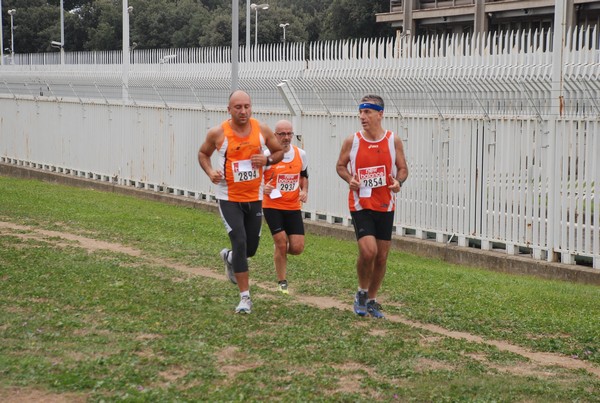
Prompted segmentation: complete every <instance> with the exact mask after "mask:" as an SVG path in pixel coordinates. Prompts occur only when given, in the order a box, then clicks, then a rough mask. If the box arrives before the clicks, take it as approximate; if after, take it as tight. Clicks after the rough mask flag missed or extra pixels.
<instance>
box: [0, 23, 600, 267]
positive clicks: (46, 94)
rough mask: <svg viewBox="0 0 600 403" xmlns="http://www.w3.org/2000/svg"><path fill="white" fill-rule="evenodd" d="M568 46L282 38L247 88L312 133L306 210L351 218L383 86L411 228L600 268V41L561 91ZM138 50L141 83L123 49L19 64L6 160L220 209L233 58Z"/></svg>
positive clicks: (534, 39)
mask: <svg viewBox="0 0 600 403" xmlns="http://www.w3.org/2000/svg"><path fill="white" fill-rule="evenodd" d="M552 43H553V33H552V32H531V31H527V32H509V33H504V34H496V35H489V36H486V37H484V38H476V39H473V38H471V37H469V36H442V37H432V38H423V39H419V40H413V41H406V40H405V39H400V40H397V39H394V38H390V39H375V40H354V41H339V42H326V43H314V44H287V45H286V46H283V45H270V46H264V47H260V48H259V49H256V50H255V49H252V52H253V56H252V57H251V58H249V59H245V60H248V61H247V62H246V61H243V62H242V63H241V64H240V79H239V83H240V87H241V88H243V89H246V90H248V92H249V93H250V94H251V95H252V97H253V103H254V114H255V116H256V117H257V118H259V119H261V120H264V121H266V122H267V123H269V124H270V125H271V126H273V125H274V124H275V122H276V121H277V120H279V119H281V118H286V119H291V120H292V121H293V122H294V124H295V131H296V132H297V133H299V134H301V135H302V136H301V138H300V142H301V145H302V146H303V147H304V148H305V149H306V150H307V153H308V156H309V171H310V175H311V178H310V181H311V186H310V189H311V190H310V197H309V201H308V203H307V204H306V205H305V206H304V210H305V215H306V217H310V218H311V219H315V220H326V221H328V222H331V223H339V224H340V225H348V224H349V222H350V221H349V214H348V208H347V201H346V200H347V185H346V184H345V183H344V182H343V181H341V180H340V179H339V178H338V177H337V174H336V173H335V162H336V160H337V155H338V152H339V149H340V146H341V143H342V141H343V139H344V138H345V137H346V136H347V135H349V134H351V133H353V132H354V131H356V130H357V129H359V127H360V126H359V124H358V119H357V113H356V107H357V103H358V100H359V99H360V97H361V96H362V95H364V94H366V93H379V94H380V95H382V96H383V97H384V99H385V101H386V112H385V115H386V118H385V121H384V124H385V126H386V127H387V128H389V129H391V130H394V131H395V132H396V133H398V135H399V136H400V137H401V139H402V140H403V141H404V144H405V148H406V153H407V158H408V163H409V169H410V178H409V181H408V182H407V183H406V184H405V186H404V187H403V189H402V192H401V193H400V194H399V197H398V212H397V214H396V229H397V233H398V234H400V235H403V236H415V237H419V238H433V239H435V240H436V241H438V242H457V243H458V244H459V245H461V246H468V245H471V246H477V247H481V248H484V249H492V248H494V249H497V248H502V249H503V250H505V251H506V252H507V253H509V254H530V255H531V256H533V257H534V258H536V259H547V260H551V261H556V260H560V261H562V262H564V263H576V262H582V263H585V264H590V265H593V267H594V268H600V215H599V214H598V211H600V202H599V201H598V198H597V197H595V191H596V190H597V184H598V183H599V180H600V164H599V163H598V162H597V158H598V156H599V155H600V108H599V101H598V100H599V99H600V84H599V83H600V77H599V76H600V50H599V45H598V31H597V29H590V28H587V29H576V30H574V31H573V32H569V33H568V34H567V35H566V40H565V43H566V45H565V48H564V49H563V55H562V57H563V59H562V63H561V74H560V83H559V82H557V81H556V80H555V77H556V75H555V74H554V73H553V69H554V68H556V62H555V57H556V55H555V54H553V52H552ZM138 52H139V53H137V56H135V57H136V59H135V63H134V64H131V65H130V67H131V69H130V70H129V71H128V72H127V75H128V77H127V81H126V83H127V84H128V85H127V87H126V88H123V83H124V80H123V74H124V73H123V72H122V69H121V66H120V65H118V64H116V63H118V62H119V59H118V57H117V56H116V55H117V54H118V53H115V54H114V55H113V56H106V57H104V58H102V60H103V62H102V63H109V61H110V63H113V64H98V57H97V55H96V56H94V55H91V54H87V55H71V56H68V57H67V60H68V61H69V63H75V61H76V60H81V61H84V63H85V64H69V63H67V64H66V65H63V66H61V65H58V66H57V65H50V64H48V63H46V62H44V63H46V64H41V62H40V63H38V62H39V60H42V61H45V60H47V58H44V57H42V56H35V57H34V56H30V59H29V63H31V64H28V65H20V64H16V65H11V66H3V68H2V69H1V70H0V71H1V73H2V75H1V77H2V78H1V79H0V111H1V115H2V116H1V119H0V162H4V163H9V164H21V165H26V166H34V167H39V168H42V169H48V170H51V171H57V172H63V173H70V174H73V175H81V176H86V177H88V178H93V179H98V180H104V181H110V182H114V183H119V184H124V185H131V186H137V187H144V188H147V189H153V190H156V191H165V192H171V193H175V194H180V195H185V196H190V197H196V198H202V199H206V200H210V199H212V194H213V188H212V184H211V183H210V181H208V179H207V178H206V176H205V175H204V174H203V172H202V171H201V169H200V168H199V166H198V163H197V159H196V156H197V150H198V147H199V145H200V144H201V142H202V141H203V139H204V135H205V133H206V131H207V130H208V128H209V127H211V126H214V125H216V124H218V123H220V122H221V121H222V120H224V119H226V118H227V115H226V113H225V109H226V108H225V106H226V101H227V97H228V94H229V88H230V64H229V59H228V56H227V55H228V49H204V50H190V49H183V50H182V49H175V50H162V51H144V52H142V51H138ZM184 54H185V55H187V56H185V57H184ZM240 54H244V51H241V52H240ZM169 55H176V56H175V57H174V58H170V59H167V60H169V62H168V63H160V60H161V59H163V61H164V60H165V59H164V57H165V56H169ZM94 57H95V59H94ZM111 57H112V59H111ZM186 57H187V58H186ZM35 58H38V59H37V60H38V61H37V62H36V61H35V60H34V59H35ZM25 59H26V58H25V57H24V56H23V58H22V59H19V60H25ZM91 60H94V62H92V61H91ZM35 63H38V64H35ZM555 100H560V104H559V106H558V107H555V106H553V102H554V101H555Z"/></svg>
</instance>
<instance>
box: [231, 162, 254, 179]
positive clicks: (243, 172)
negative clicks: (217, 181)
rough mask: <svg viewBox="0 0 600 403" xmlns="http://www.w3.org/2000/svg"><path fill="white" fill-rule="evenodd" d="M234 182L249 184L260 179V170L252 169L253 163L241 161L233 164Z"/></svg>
mask: <svg viewBox="0 0 600 403" xmlns="http://www.w3.org/2000/svg"><path fill="white" fill-rule="evenodd" d="M231 172H233V181H234V182H247V181H251V180H254V179H256V178H258V169H255V168H253V167H252V161H250V160H240V161H235V162H232V163H231Z"/></svg>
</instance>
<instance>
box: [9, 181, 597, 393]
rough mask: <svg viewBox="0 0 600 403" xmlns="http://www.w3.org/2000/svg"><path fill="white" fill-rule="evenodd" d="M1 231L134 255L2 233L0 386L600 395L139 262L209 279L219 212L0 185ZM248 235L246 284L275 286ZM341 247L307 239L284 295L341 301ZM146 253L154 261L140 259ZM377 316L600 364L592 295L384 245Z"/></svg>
mask: <svg viewBox="0 0 600 403" xmlns="http://www.w3.org/2000/svg"><path fill="white" fill-rule="evenodd" d="M0 189H1V191H0V221H7V222H12V223H15V224H22V225H27V226H30V227H32V228H34V229H46V230H56V231H61V232H67V233H73V234H80V235H83V236H86V237H89V238H95V239H98V240H104V241H109V242H114V243H120V244H123V245H127V246H131V247H135V248H138V249H141V250H143V251H144V252H145V256H142V257H139V258H138V257H132V256H128V255H126V254H123V253H118V252H111V251H96V252H89V251H87V250H84V249H83V248H81V247H80V246H78V244H76V243H73V242H69V241H65V240H63V239H58V238H48V237H46V238H40V237H39V235H38V236H37V237H31V236H30V235H34V234H33V231H29V230H24V231H9V230H4V231H2V230H0V400H1V397H2V396H3V394H2V388H4V390H8V388H19V389H20V390H25V391H27V390H45V391H48V392H51V393H55V394H63V393H69V394H72V393H75V394H78V395H81V396H82V397H83V398H84V399H87V400H89V401H103V400H104V401H116V400H126V401H200V400H201V401H242V400H249V401H270V400H286V401H369V400H382V401H436V402H439V401H448V402H450V401H452V402H456V401H469V402H473V401H479V402H488V401H498V402H509V401H528V402H564V401H584V402H588V401H589V402H592V401H600V397H599V396H600V379H599V378H598V377H596V376H593V375H590V374H589V373H587V372H585V371H582V370H567V369H564V368H561V367H558V366H549V367H541V366H539V365H536V364H535V363H532V362H529V361H528V360H527V359H525V358H524V357H521V356H519V355H516V354H512V353H508V352H504V351H500V350H498V349H496V348H494V347H491V346H489V345H486V344H478V343H472V342H468V341H466V340H456V339H452V338H449V337H443V336H440V335H439V334H434V333H429V332H427V331H424V330H420V329H417V328H412V327H408V326H405V325H403V324H399V323H395V322H393V321H375V320H368V319H364V318H357V317H355V316H354V315H353V314H352V313H351V311H350V310H347V311H344V310H338V309H319V308H316V307H314V306H309V305H306V304H302V303H300V302H299V301H298V300H297V299H296V298H295V297H294V296H290V297H288V298H285V297H282V296H280V295H278V294H276V293H275V292H274V288H275V287H273V291H271V290H264V289H261V288H259V287H256V286H255V285H254V286H252V288H251V291H252V295H253V300H254V303H255V306H254V310H253V313H252V315H249V316H240V315H235V314H234V313H233V308H234V307H235V304H236V302H237V300H238V298H239V297H238V293H237V289H236V288H235V287H233V286H232V285H231V284H230V283H228V282H227V281H224V280H223V281H219V280H215V279H211V278H205V277H201V276H192V275H188V274H185V273H182V272H180V271H177V270H174V269H172V268H169V267H168V264H166V263H165V264H164V265H161V264H159V263H156V260H149V259H146V258H145V257H146V256H148V257H151V258H152V259H159V260H160V259H164V260H165V261H166V259H168V260H169V261H174V262H177V263H179V264H186V265H190V266H196V267H208V268H210V269H212V270H214V271H215V272H219V273H222V263H221V261H220V259H219V257H218V252H219V250H220V249H221V248H222V247H224V246H225V245H227V244H228V239H227V236H226V234H225V231H224V229H223V225H222V223H221V220H220V217H219V216H218V215H217V214H212V213H207V212H204V211H200V210H196V209H192V208H185V207H175V206H170V205H166V204H161V203H157V202H150V201H145V200H141V199H137V198H134V197H127V196H122V195H117V194H112V193H102V192H99V191H94V190H87V189H79V188H73V187H66V186H61V185H55V184H48V183H44V182H39V181H30V180H21V179H14V178H7V177H0ZM272 248H273V244H272V241H271V239H270V236H269V232H268V230H267V229H266V227H265V229H264V231H263V237H262V240H261V246H260V248H259V252H258V254H257V256H256V257H255V258H253V259H252V260H251V265H250V266H251V283H252V282H254V281H261V282H265V283H272V284H275V275H274V270H273V269H272V262H271V259H272ZM355 257H356V245H355V243H354V242H349V241H341V240H338V239H333V238H329V237H321V236H315V235H310V234H309V235H307V239H306V249H305V252H304V253H303V254H302V255H300V256H297V257H296V256H294V257H291V258H290V262H289V277H288V278H289V281H290V287H291V288H292V290H293V291H294V292H296V293H299V294H302V295H313V296H321V297H329V298H334V299H337V300H340V301H343V302H346V303H348V304H349V303H350V301H351V299H352V296H353V294H354V291H355V288H356V275H355V268H354V264H355ZM152 261H154V263H152ZM380 300H381V302H382V303H383V305H384V307H385V312H387V313H390V314H397V315H401V316H403V317H406V318H408V319H411V320H415V321H420V322H422V323H431V324H437V325H440V326H442V327H444V328H447V329H449V330H459V331H463V332H469V333H472V334H474V335H478V336H482V337H484V338H490V339H495V340H502V341H505V342H507V343H511V344H515V345H519V346H524V347H526V348H529V349H531V350H534V351H540V352H553V353H559V354H563V355H567V356H574V355H576V356H577V357H579V359H580V360H585V361H588V362H589V363H590V364H592V365H596V366H598V365H600V351H599V346H600V327H599V326H598V318H599V317H600V304H599V303H598V302H599V301H600V288H598V287H593V286H585V285H581V284H571V283H565V282H556V281H548V280H542V279H538V278H532V277H526V276H511V275H504V274H500V273H494V272H489V271H486V270H476V269H472V268H466V267H460V266H455V265H450V264H447V263H444V262H441V261H437V260H430V259H423V258H420V257H415V256H411V255H408V254H404V253H402V252H400V251H397V250H394V251H392V253H391V254H390V259H389V267H388V273H387V276H386V279H385V282H384V285H383V287H382V290H381V293H380Z"/></svg>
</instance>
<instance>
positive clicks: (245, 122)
mask: <svg viewBox="0 0 600 403" xmlns="http://www.w3.org/2000/svg"><path fill="white" fill-rule="evenodd" d="M227 111H228V112H229V114H230V115H231V118H230V119H229V120H227V121H225V122H223V123H222V124H220V125H218V126H215V127H211V128H210V129H209V130H208V133H206V139H205V140H204V142H203V143H202V145H201V146H200V150H198V162H199V163H200V166H201V167H202V169H203V170H204V172H205V173H206V175H207V176H208V177H209V179H210V181H211V182H212V183H213V184H215V185H216V191H215V194H216V198H217V201H218V202H219V212H220V213H221V218H222V219H223V224H224V225H225V229H226V230H227V234H228V235H229V239H230V241H231V249H229V248H224V249H223V250H221V252H220V255H221V258H222V259H223V263H224V264H225V273H226V274H227V277H228V278H229V280H230V281H231V282H232V283H234V284H237V286H238V288H239V290H240V302H239V304H238V306H237V307H236V308H235V312H236V313H250V312H251V310H252V300H251V299H250V284H249V274H248V258H249V257H252V256H254V254H255V253H256V250H257V249H258V244H259V241H260V231H261V228H262V217H263V213H262V172H263V167H264V166H265V165H267V164H275V163H277V162H279V161H281V158H283V149H282V147H281V145H280V144H279V141H277V139H276V138H275V135H274V134H273V131H272V130H271V129H270V128H269V127H268V126H267V125H266V124H264V123H261V122H259V121H257V120H255V119H252V117H251V116H252V102H251V100H250V95H248V94H247V93H246V92H244V91H239V90H238V91H234V92H233V93H231V95H230V96H229V104H228V105H227ZM263 146H264V147H266V148H267V149H269V151H270V155H269V156H266V155H265V154H264V153H263ZM215 151H217V152H218V154H219V162H218V166H217V167H216V169H215V168H213V166H212V161H211V157H212V155H213V154H214V152H215Z"/></svg>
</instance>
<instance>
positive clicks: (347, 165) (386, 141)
mask: <svg viewBox="0 0 600 403" xmlns="http://www.w3.org/2000/svg"><path fill="white" fill-rule="evenodd" d="M383 109H384V103H383V99H382V98H381V97H380V96H378V95H366V96H364V97H363V98H362V99H361V100H360V104H359V107H358V112H359V118H360V123H361V125H362V130H361V131H358V132H356V133H354V134H352V135H350V136H349V137H348V138H346V139H345V140H344V143H343V144H342V149H341V151H340V156H339V158H338V162H337V165H336V170H337V173H338V175H339V176H340V177H341V178H342V179H344V180H345V181H346V182H348V185H349V188H350V191H349V193H348V206H349V209H350V215H351V216H352V223H353V225H354V232H355V234H356V239H357V241H358V259H357V262H356V271H357V274H358V291H357V293H356V295H355V297H354V312H355V313H356V314H357V315H360V316H367V315H368V316H372V317H374V318H383V317H384V315H383V313H382V312H381V305H380V304H379V303H377V292H378V291H379V288H380V287H381V283H382V282H383V277H384V276H385V271H386V265H387V258H388V253H389V251H390V246H391V244H392V242H391V241H392V228H393V226H394V211H395V208H396V193H398V192H399V191H400V189H401V188H402V184H403V183H404V181H406V178H407V177H408V166H407V165H406V159H405V157H404V147H403V145H402V141H401V140H400V138H399V137H398V136H397V135H395V134H394V133H392V132H391V131H389V130H385V129H384V128H383V126H382V120H383Z"/></svg>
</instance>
